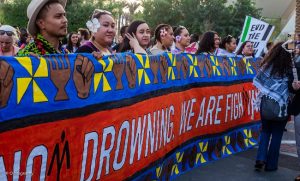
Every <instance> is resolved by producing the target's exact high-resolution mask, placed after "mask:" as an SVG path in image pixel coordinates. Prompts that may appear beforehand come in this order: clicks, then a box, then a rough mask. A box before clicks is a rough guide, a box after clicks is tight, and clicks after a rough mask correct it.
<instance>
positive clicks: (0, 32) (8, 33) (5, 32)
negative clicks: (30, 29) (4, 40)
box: [0, 30, 15, 36]
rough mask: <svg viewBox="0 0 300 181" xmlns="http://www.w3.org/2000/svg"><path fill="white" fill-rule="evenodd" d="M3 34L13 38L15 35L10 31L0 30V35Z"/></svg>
mask: <svg viewBox="0 0 300 181" xmlns="http://www.w3.org/2000/svg"><path fill="white" fill-rule="evenodd" d="M4 34H6V35H7V36H13V35H15V33H14V32H12V31H4V30H0V35H4Z"/></svg>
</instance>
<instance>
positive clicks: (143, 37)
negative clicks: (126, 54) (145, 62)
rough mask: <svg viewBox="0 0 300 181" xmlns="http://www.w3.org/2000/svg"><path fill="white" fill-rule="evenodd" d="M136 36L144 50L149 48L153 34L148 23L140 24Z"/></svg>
mask: <svg viewBox="0 0 300 181" xmlns="http://www.w3.org/2000/svg"><path fill="white" fill-rule="evenodd" d="M135 36H136V38H137V40H138V42H139V44H140V46H141V47H142V48H147V47H148V45H149V43H150V36H151V32H150V29H149V26H148V25H147V23H143V24H140V25H139V26H138V27H137V29H136V34H135Z"/></svg>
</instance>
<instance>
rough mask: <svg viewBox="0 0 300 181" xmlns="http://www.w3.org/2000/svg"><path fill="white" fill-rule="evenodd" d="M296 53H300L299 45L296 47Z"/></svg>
mask: <svg viewBox="0 0 300 181" xmlns="http://www.w3.org/2000/svg"><path fill="white" fill-rule="evenodd" d="M295 53H296V55H300V48H299V47H296V49H295Z"/></svg>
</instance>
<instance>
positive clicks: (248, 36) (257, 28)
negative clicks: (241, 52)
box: [236, 16, 275, 57]
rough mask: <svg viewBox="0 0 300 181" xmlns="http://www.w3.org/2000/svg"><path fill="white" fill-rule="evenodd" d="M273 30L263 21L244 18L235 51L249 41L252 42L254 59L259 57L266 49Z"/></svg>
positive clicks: (248, 17) (272, 27)
mask: <svg viewBox="0 0 300 181" xmlns="http://www.w3.org/2000/svg"><path fill="white" fill-rule="evenodd" d="M274 28H275V27H274V26H272V25H270V24H268V23H266V22H264V21H261V20H258V19H256V18H253V17H250V16H246V19H245V23H244V27H243V31H242V35H241V37H240V41H239V44H238V47H237V49H236V50H238V49H239V48H240V46H241V44H242V43H243V42H245V41H251V42H253V48H254V55H255V57H259V56H260V55H261V54H262V51H263V50H264V48H265V47H266V45H267V43H268V41H269V39H270V37H271V35H272V33H273V31H274Z"/></svg>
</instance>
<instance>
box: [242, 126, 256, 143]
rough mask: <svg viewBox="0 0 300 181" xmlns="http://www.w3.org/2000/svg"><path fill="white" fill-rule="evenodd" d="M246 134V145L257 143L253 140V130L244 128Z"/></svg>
mask: <svg viewBox="0 0 300 181" xmlns="http://www.w3.org/2000/svg"><path fill="white" fill-rule="evenodd" d="M244 134H245V136H246V138H245V139H244V141H245V144H246V146H247V147H249V146H254V145H255V144H256V143H255V142H253V141H252V140H251V139H252V132H251V130H249V129H244Z"/></svg>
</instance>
